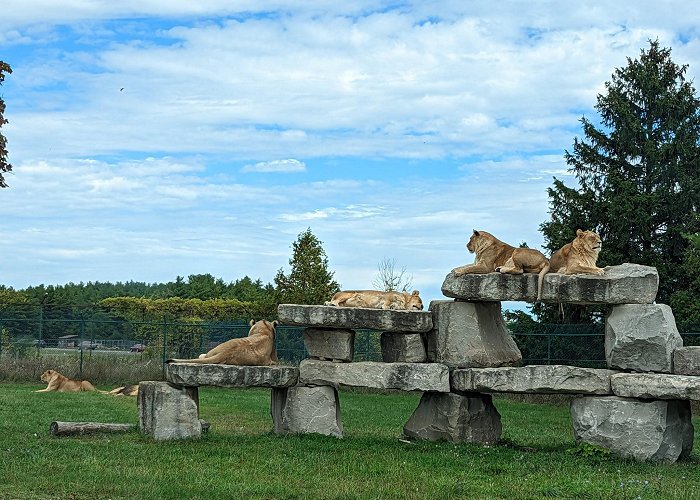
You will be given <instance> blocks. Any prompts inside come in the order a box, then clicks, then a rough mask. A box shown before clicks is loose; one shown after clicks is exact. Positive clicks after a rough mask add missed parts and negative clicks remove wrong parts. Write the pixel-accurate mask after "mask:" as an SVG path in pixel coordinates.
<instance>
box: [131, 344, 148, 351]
mask: <svg viewBox="0 0 700 500" xmlns="http://www.w3.org/2000/svg"><path fill="white" fill-rule="evenodd" d="M145 350H146V346H145V345H143V344H134V345H132V346H131V352H143V351H145Z"/></svg>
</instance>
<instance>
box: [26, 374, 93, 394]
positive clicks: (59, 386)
mask: <svg viewBox="0 0 700 500" xmlns="http://www.w3.org/2000/svg"><path fill="white" fill-rule="evenodd" d="M41 380H42V382H46V383H47V384H49V385H48V387H46V389H39V390H38V391H34V392H52V391H56V392H80V391H96V390H97V389H95V386H94V385H92V384H91V383H90V382H88V381H87V380H73V379H70V378H68V377H65V376H63V375H61V374H60V373H58V372H57V371H56V370H46V371H45V372H44V373H42V374H41Z"/></svg>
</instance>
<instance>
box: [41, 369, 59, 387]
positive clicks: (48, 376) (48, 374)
mask: <svg viewBox="0 0 700 500" xmlns="http://www.w3.org/2000/svg"><path fill="white" fill-rule="evenodd" d="M55 373H56V371H55V370H46V371H45V372H44V373H42V374H41V381H42V382H46V383H47V384H48V383H49V381H50V380H51V378H52V377H53V376H54V374H55Z"/></svg>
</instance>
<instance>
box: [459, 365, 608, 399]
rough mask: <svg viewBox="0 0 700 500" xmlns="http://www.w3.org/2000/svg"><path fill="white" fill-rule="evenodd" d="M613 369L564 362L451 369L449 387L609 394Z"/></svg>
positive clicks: (492, 390) (517, 391) (526, 391)
mask: <svg viewBox="0 0 700 500" xmlns="http://www.w3.org/2000/svg"><path fill="white" fill-rule="evenodd" d="M616 373H619V372H616V371H613V370H602V369H596V368H580V367H577V366H566V365H530V366H521V367H502V368H463V369H457V370H453V371H452V374H451V377H450V378H451V380H450V383H451V387H452V389H453V390H455V391H466V392H472V391H475V392H513V393H528V394H597V395H608V394H612V390H611V387H610V380H611V376H612V375H614V374H616Z"/></svg>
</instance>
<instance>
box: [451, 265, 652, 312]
mask: <svg viewBox="0 0 700 500" xmlns="http://www.w3.org/2000/svg"><path fill="white" fill-rule="evenodd" d="M537 278H538V277H537V275H536V274H533V273H526V274H520V275H513V274H501V273H489V274H465V275H463V276H459V277H457V276H455V275H454V274H453V273H450V274H448V275H447V277H446V278H445V281H444V282H443V284H442V293H443V295H445V296H446V297H451V298H454V299H462V300H468V301H478V302H490V301H492V302H501V301H506V300H514V301H522V302H535V300H536V299H537ZM658 288H659V274H658V272H657V271H656V268H654V267H649V266H642V265H639V264H621V265H619V266H608V267H606V268H605V273H604V274H603V275H601V276H593V275H586V274H578V275H564V274H558V273H550V274H547V275H545V277H544V284H543V286H542V302H550V303H567V304H651V303H652V302H654V299H655V298H656V292H657V291H658Z"/></svg>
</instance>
